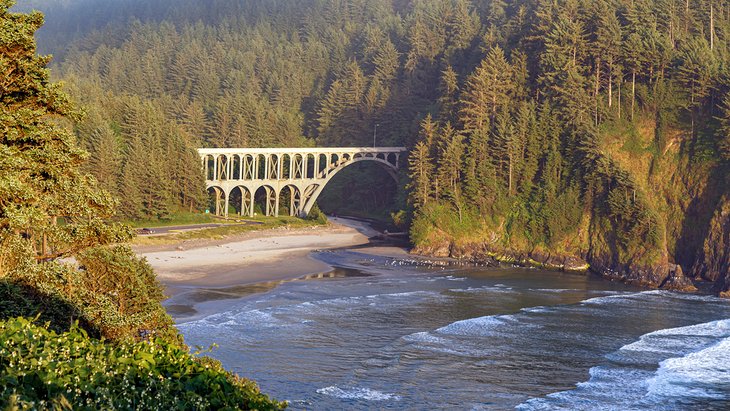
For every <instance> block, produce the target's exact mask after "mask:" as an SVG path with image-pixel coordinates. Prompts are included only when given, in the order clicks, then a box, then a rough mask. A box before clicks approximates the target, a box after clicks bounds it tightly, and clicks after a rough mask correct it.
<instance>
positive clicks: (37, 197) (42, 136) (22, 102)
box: [0, 0, 129, 277]
mask: <svg viewBox="0 0 730 411" xmlns="http://www.w3.org/2000/svg"><path fill="white" fill-rule="evenodd" d="M13 4H14V1H12V0H0V26H1V27H3V29H2V35H0V72H2V73H4V77H3V78H2V79H0V108H1V109H0V124H2V134H0V277H5V276H7V275H9V274H12V273H13V272H14V270H16V269H19V268H22V269H29V268H30V267H29V266H28V265H27V264H29V261H28V260H33V256H35V259H36V260H38V261H47V260H50V259H55V258H58V257H63V256H68V255H73V254H74V253H76V252H78V251H80V250H82V249H84V248H86V247H90V246H93V245H96V244H105V243H109V242H112V241H115V240H118V239H124V238H128V237H127V236H128V234H129V233H128V231H126V230H124V229H123V228H122V227H120V226H112V225H107V224H105V223H104V221H103V219H102V218H104V217H109V216H111V215H112V213H113V206H114V202H113V201H112V199H111V197H110V196H109V195H108V193H106V192H105V191H103V190H99V189H98V188H97V186H96V184H95V182H94V179H93V178H92V177H91V176H90V175H89V174H87V173H84V172H83V171H82V164H83V162H84V160H85V159H86V157H87V154H86V152H84V151H83V150H81V149H80V148H79V147H78V146H77V145H76V141H75V139H74V136H73V134H72V133H71V132H70V131H69V130H68V129H67V128H66V127H64V126H62V125H61V122H60V120H63V119H64V118H68V117H69V116H71V117H75V116H76V112H75V110H74V109H73V107H72V106H71V104H70V103H69V100H68V98H67V97H66V95H65V94H64V93H63V92H62V90H61V88H60V87H59V86H58V85H57V84H54V83H51V82H50V80H49V74H48V70H47V69H46V64H47V63H48V61H49V58H48V57H40V56H38V55H36V44H35V40H34V38H33V35H34V33H35V32H36V30H37V29H38V28H39V27H41V25H42V24H43V16H42V15H41V14H40V13H37V12H34V13H31V14H21V13H13V12H10V11H9V8H10V7H12V6H13ZM60 218H63V219H64V224H63V225H61V224H57V222H58V219H60Z"/></svg>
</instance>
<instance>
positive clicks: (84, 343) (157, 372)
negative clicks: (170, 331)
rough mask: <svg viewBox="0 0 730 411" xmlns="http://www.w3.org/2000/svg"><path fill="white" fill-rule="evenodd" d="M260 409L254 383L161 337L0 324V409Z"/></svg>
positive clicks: (262, 402) (264, 404) (264, 401)
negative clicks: (108, 337) (98, 335)
mask: <svg viewBox="0 0 730 411" xmlns="http://www.w3.org/2000/svg"><path fill="white" fill-rule="evenodd" d="M70 404H73V408H76V409H259V410H274V409H281V408H284V407H285V406H286V404H285V403H280V402H277V401H273V400H270V399H269V398H268V397H267V396H266V395H264V394H261V393H260V392H259V389H258V387H257V386H256V385H255V384H254V383H253V382H251V381H248V380H244V379H241V378H239V377H237V376H235V375H233V374H230V373H228V372H226V371H225V370H224V369H223V368H222V367H221V365H220V363H218V362H216V361H213V360H210V359H207V358H204V359H199V358H196V357H194V356H192V355H190V354H189V353H188V352H186V351H185V350H184V349H182V348H180V347H178V346H177V345H174V344H169V343H168V342H166V341H164V340H162V339H156V340H155V341H154V342H137V343H119V344H109V343H105V342H104V341H100V340H96V339H93V338H90V337H89V336H88V335H87V333H86V332H85V331H84V330H83V329H81V328H79V327H78V326H77V325H73V326H72V327H71V329H70V330H69V331H68V332H65V333H60V334H57V333H56V332H55V331H51V330H48V329H47V328H46V327H41V326H38V325H35V324H33V322H32V321H31V320H28V319H24V318H15V319H10V320H7V321H3V322H0V407H2V408H7V409H46V408H60V409H63V408H71V405H70Z"/></svg>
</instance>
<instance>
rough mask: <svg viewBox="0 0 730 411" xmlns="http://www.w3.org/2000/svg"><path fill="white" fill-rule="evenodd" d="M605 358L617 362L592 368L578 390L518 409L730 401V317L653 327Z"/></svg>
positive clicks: (675, 404) (537, 400) (533, 401)
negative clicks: (660, 327)
mask: <svg viewBox="0 0 730 411" xmlns="http://www.w3.org/2000/svg"><path fill="white" fill-rule="evenodd" d="M606 357H607V358H608V359H609V360H611V361H612V363H610V364H607V365H601V366H597V367H593V368H591V370H590V379H589V380H588V381H585V382H581V383H579V384H577V386H576V388H575V389H574V390H569V391H562V392H556V393H552V394H549V395H547V396H546V397H544V398H535V399H531V400H529V401H527V402H525V403H523V404H521V405H520V406H519V407H518V409H523V410H536V409H601V406H599V405H598V404H607V406H606V408H604V409H609V408H612V409H642V408H645V407H653V406H655V405H656V404H665V405H667V407H668V408H670V409H675V408H677V407H679V408H678V409H681V406H680V405H681V404H682V403H685V402H686V401H691V400H693V399H699V400H703V399H705V400H706V399H713V400H717V399H721V400H727V399H728V387H730V319H727V320H719V321H712V322H708V323H703V324H696V325H690V326H686V327H677V328H669V329H663V330H658V331H654V332H651V333H648V334H645V335H643V336H641V337H640V338H639V340H637V341H635V342H632V343H631V344H627V345H624V346H623V347H621V348H620V349H619V350H618V351H616V352H614V353H612V354H609V355H607V356H606ZM652 365H653V366H658V369H657V370H656V372H653V371H652V368H651V366H652ZM721 390H724V391H721Z"/></svg>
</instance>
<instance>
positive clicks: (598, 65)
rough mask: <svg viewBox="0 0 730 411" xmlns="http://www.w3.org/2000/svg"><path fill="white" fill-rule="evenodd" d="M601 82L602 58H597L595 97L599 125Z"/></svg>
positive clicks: (596, 116) (596, 119) (596, 118)
mask: <svg viewBox="0 0 730 411" xmlns="http://www.w3.org/2000/svg"><path fill="white" fill-rule="evenodd" d="M600 82H601V59H600V58H599V59H596V84H595V99H596V107H595V113H594V114H595V122H596V125H598V92H599V90H600V87H601V85H600Z"/></svg>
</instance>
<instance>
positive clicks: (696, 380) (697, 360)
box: [648, 338, 730, 399]
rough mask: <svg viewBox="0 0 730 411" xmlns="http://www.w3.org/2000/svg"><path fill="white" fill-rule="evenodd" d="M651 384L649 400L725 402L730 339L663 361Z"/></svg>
mask: <svg viewBox="0 0 730 411" xmlns="http://www.w3.org/2000/svg"><path fill="white" fill-rule="evenodd" d="M648 383H649V389H648V392H649V397H675V398H676V397H681V398H711V399H723V398H725V397H726V396H727V392H725V393H722V392H720V391H719V387H725V389H726V390H727V387H729V386H730V338H725V339H723V340H721V341H720V342H718V343H716V344H714V345H712V346H710V347H707V348H705V349H703V350H700V351H696V352H692V353H690V354H687V355H686V356H684V357H675V358H669V359H667V360H665V361H662V362H661V363H660V364H659V369H658V370H657V371H656V374H655V376H654V377H653V378H651V379H650V380H649V382H648Z"/></svg>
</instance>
